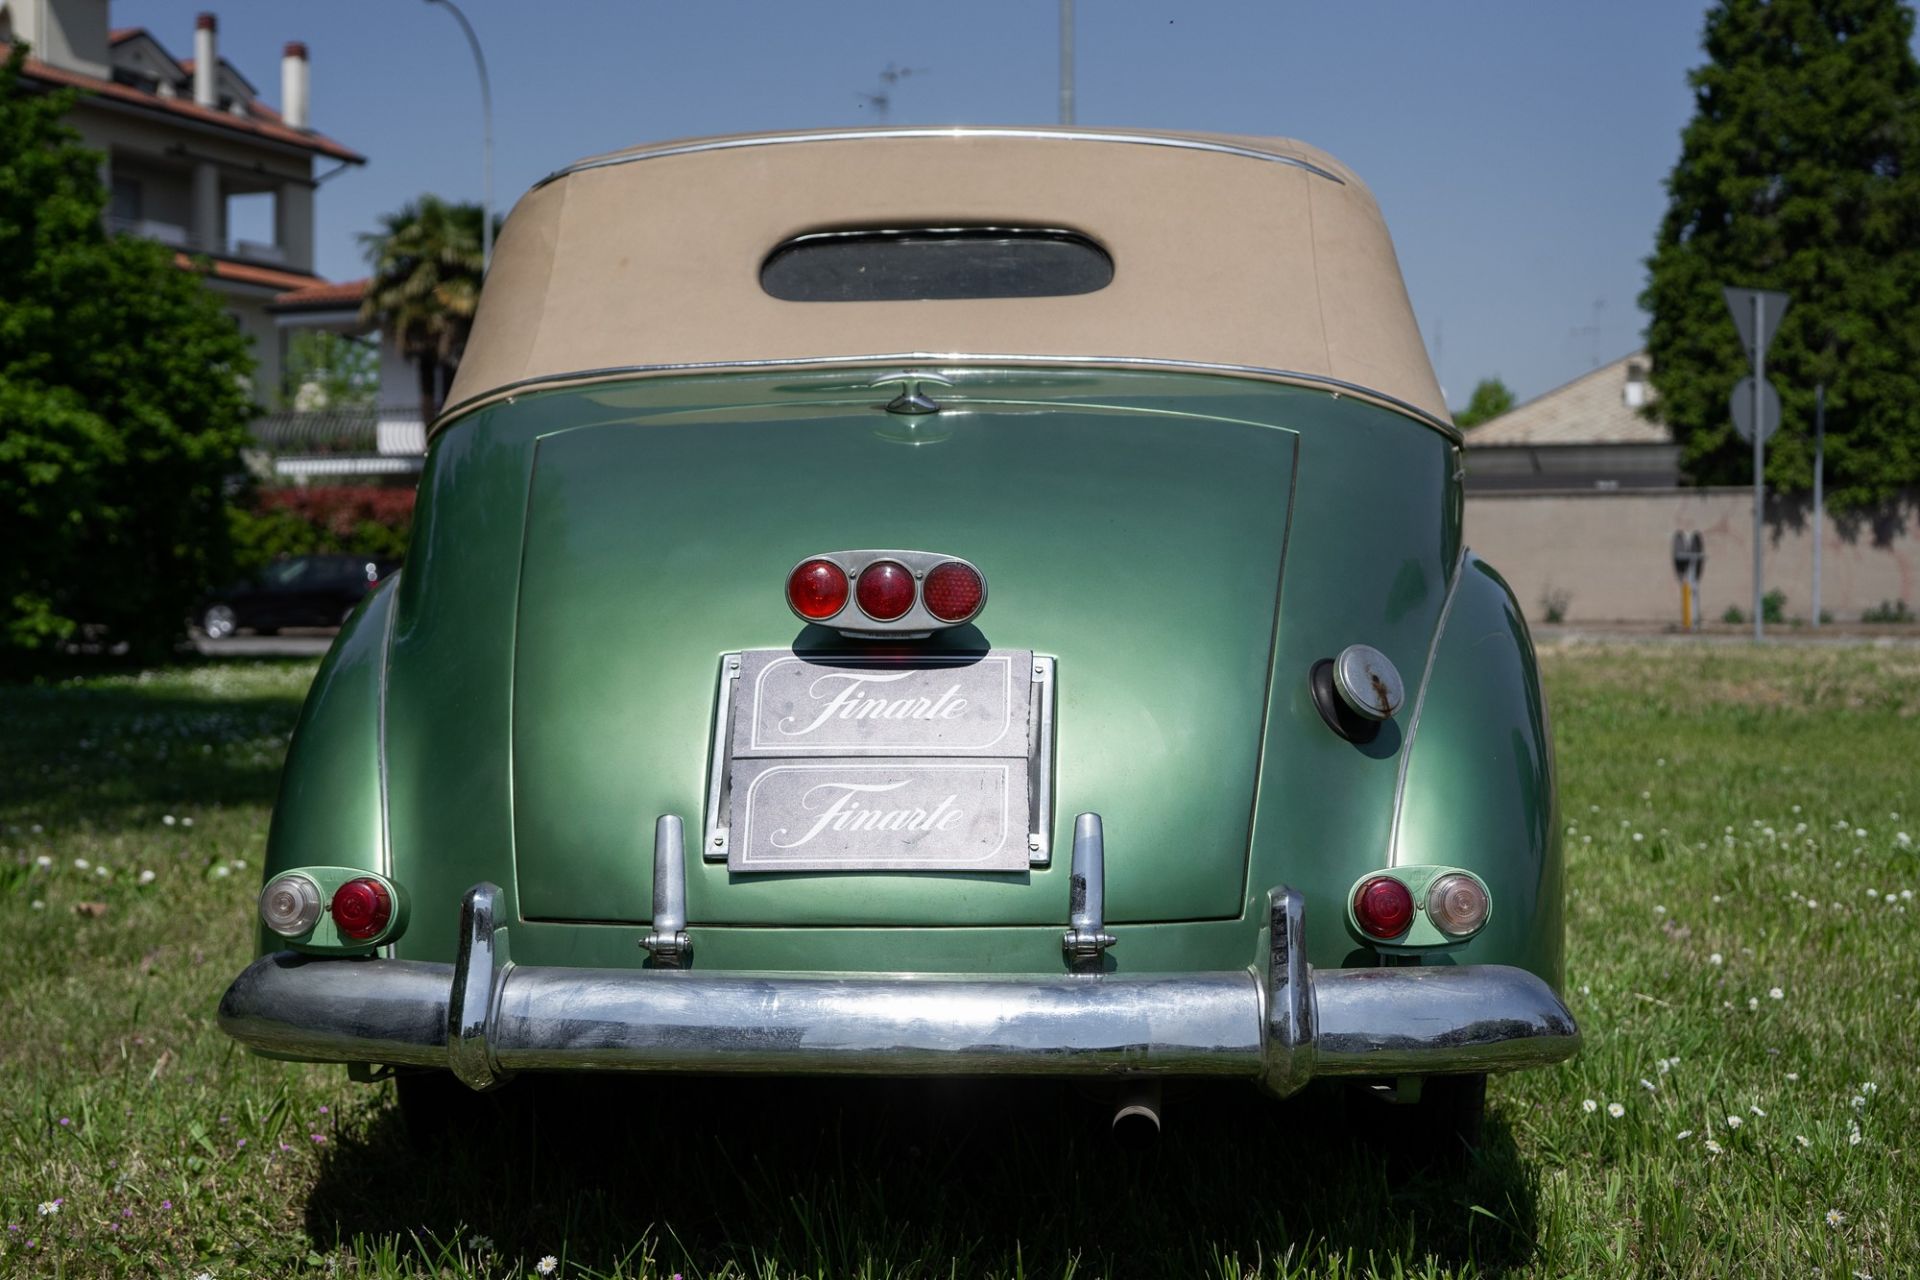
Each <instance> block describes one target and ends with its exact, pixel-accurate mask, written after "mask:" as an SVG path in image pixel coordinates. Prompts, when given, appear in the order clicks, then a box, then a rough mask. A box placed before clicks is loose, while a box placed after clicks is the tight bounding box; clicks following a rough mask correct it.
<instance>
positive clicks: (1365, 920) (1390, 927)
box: [1353, 876, 1413, 939]
mask: <svg viewBox="0 0 1920 1280" xmlns="http://www.w3.org/2000/svg"><path fill="white" fill-rule="evenodd" d="M1353 914H1354V916H1355V917H1356V918H1357V919H1358V920H1359V921H1360V927H1361V928H1362V929H1365V930H1366V931H1367V932H1368V933H1370V934H1372V935H1373V936H1374V937H1376V938H1382V939H1385V938H1397V937H1399V936H1400V935H1401V934H1403V933H1405V932H1406V931H1407V926H1408V925H1411V924H1412V923H1413V894H1412V893H1411V892H1410V891H1409V890H1408V889H1407V886H1405V885H1403V884H1401V883H1400V882H1399V881H1398V880H1395V879H1393V878H1392V877H1391V876H1375V877H1374V878H1373V879H1371V880H1369V881H1367V882H1366V883H1365V884H1363V885H1361V886H1360V888H1359V891H1358V892H1356V893H1355V894H1354V895H1353Z"/></svg>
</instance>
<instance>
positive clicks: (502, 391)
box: [427, 351, 1465, 444]
mask: <svg viewBox="0 0 1920 1280" xmlns="http://www.w3.org/2000/svg"><path fill="white" fill-rule="evenodd" d="M882 364H932V365H1013V366H1016V367H1017V366H1022V365H1032V366H1036V367H1039V368H1046V369H1052V368H1062V367H1077V368H1084V369H1170V370H1173V371H1175V372H1184V373H1224V374H1229V375H1235V376H1240V377H1255V378H1270V379H1272V380H1274V381H1276V382H1285V383H1290V384H1294V385H1298V386H1303V387H1308V388H1312V389H1314V390H1329V391H1332V392H1334V393H1335V394H1336V395H1342V394H1344V395H1354V396H1359V397H1360V398H1362V399H1364V400H1368V401H1371V402H1373V403H1375V404H1378V405H1382V406H1384V407H1386V408H1389V409H1392V410H1394V411H1395V412H1397V413H1401V414H1404V415H1406V416H1407V417H1409V418H1412V419H1414V420H1415V421H1416V422H1418V423H1420V425H1422V426H1425V427H1431V428H1433V429H1434V430H1435V431H1438V432H1439V433H1440V434H1441V435H1443V436H1445V437H1446V438H1447V439H1448V440H1450V441H1452V442H1453V443H1454V444H1459V443H1460V442H1461V441H1462V440H1464V439H1465V436H1464V435H1463V434H1462V433H1461V431H1460V428H1459V427H1456V426H1454V425H1453V423H1451V422H1448V421H1447V420H1446V419H1445V418H1442V417H1439V416H1437V415H1435V414H1433V413H1430V412H1428V411H1427V410H1425V409H1422V408H1420V407H1419V406H1418V405H1414V404H1409V403H1407V402H1406V401H1405V400H1402V399H1400V398H1399V397H1398V396H1390V395H1388V394H1386V393H1385V392H1383V391H1375V390H1373V389H1372V388H1370V387H1363V386H1361V385H1360V384H1358V383H1355V382H1347V381H1345V380H1343V379H1340V378H1330V377H1327V376H1325V375H1324V374H1318V373H1301V372H1299V371H1298V370H1295V369H1269V368H1265V367H1263V366H1260V365H1252V364H1220V363H1216V362H1213V361H1207V360H1181V359H1174V358H1163V357H1159V356H1044V355H1023V356H1016V355H1006V354H1000V355H986V354H969V353H966V352H960V351H944V352H942V351H899V352H893V353H890V354H887V353H880V354H872V355H841V356H790V357H787V358H785V359H779V360H695V361H688V362H686V363H681V364H625V365H610V366H608V367H606V368H601V369H576V370H574V371H572V372H570V373H543V374H538V375H536V376H534V377H531V378H520V379H517V380H515V381H513V382H504V383H501V384H500V385H499V386H497V387H489V388H488V389H487V390H485V391H482V392H481V393H480V394H479V395H473V396H468V397H467V398H466V399H465V400H462V401H460V402H459V403H458V404H452V405H448V406H447V407H446V408H444V409H442V410H441V411H440V415H439V416H438V417H437V418H435V419H434V420H433V422H432V423H431V424H430V425H429V427H428V429H427V435H428V437H429V439H431V438H432V437H433V436H436V435H438V434H440V432H442V431H444V430H445V429H446V428H447V427H448V426H450V425H452V422H453V420H454V419H455V418H457V417H459V416H460V415H461V414H463V413H465V412H467V411H468V410H469V409H471V408H473V407H476V406H479V405H481V404H483V403H485V402H487V401H492V400H498V399H501V398H503V397H509V396H512V395H513V394H514V393H515V392H518V391H526V390H532V389H538V388H540V387H543V386H551V385H554V384H558V383H576V382H579V383H586V382H611V381H613V380H615V379H618V378H633V377H643V376H646V375H648V374H674V373H746V372H752V371H754V370H759V369H819V368H832V367H835V366H840V367H846V368H858V367H861V366H869V365H882ZM964 403H965V401H964V400H956V401H954V402H953V404H954V406H955V407H958V406H959V405H962V404H964Z"/></svg>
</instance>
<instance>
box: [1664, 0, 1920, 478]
mask: <svg viewBox="0 0 1920 1280" xmlns="http://www.w3.org/2000/svg"><path fill="white" fill-rule="evenodd" d="M1913 30H1914V16H1913V12H1912V10H1911V9H1910V8H1908V7H1907V6H1906V5H1905V4H1902V3H1899V0H1767V2H1765V3H1763V2H1762V0H1722V2H1721V3H1719V4H1716V5H1715V6H1714V7H1713V8H1712V9H1711V10H1710V11H1709V12H1708V14H1707V19H1706V31H1705V36H1704V41H1703V43H1704V46H1705V50H1706V54H1707V58H1708V61H1707V63H1706V65H1704V66H1702V67H1700V68H1698V69H1697V70H1695V71H1694V72H1693V73H1692V74H1691V76H1690V77H1689V82H1690V83H1691V84H1692V86H1693V90H1694V105H1695V109H1694V116H1693V119H1692V121H1691V122H1690V123H1689V124H1688V125H1687V127H1686V130H1685V132H1684V133H1683V134H1682V135H1681V150H1680V159H1679V162H1678V163H1677V164H1676V165H1675V166H1674V169H1673V173H1672V175H1671V176H1670V177H1669V178H1668V179H1667V191H1668V197H1669V204H1668V208H1667V213H1666V216H1665V218H1664V219H1663V220H1662V221H1661V224H1660V228H1659V234H1658V238H1657V240H1656V244H1655V249H1654V252H1653V256H1652V257H1651V258H1649V259H1648V260H1647V266H1648V271H1649V275H1648V283H1647V288H1646V292H1645V293H1643V294H1642V295H1641V298H1640V301H1641V305H1642V306H1644V307H1645V308H1646V309H1647V311H1648V312H1649V313H1650V314H1651V315H1652V317H1653V320H1652V324H1651V325H1650V326H1649V328H1648V331H1647V346H1648V349H1649V351H1650V352H1651V353H1652V357H1653V362H1652V363H1653V381H1654V386H1655V387H1656V389H1657V390H1658V392H1659V404H1660V414H1661V416H1662V417H1663V418H1664V419H1665V420H1666V421H1667V422H1668V424H1669V425H1670V426H1671V427H1672V429H1673V432H1674V436H1675V438H1676V439H1677V440H1678V441H1679V442H1680V443H1681V444H1682V445H1683V446H1684V447H1685V466H1686V469H1687V471H1688V473H1689V474H1691V475H1692V476H1693V477H1694V478H1695V479H1696V480H1699V481H1701V482H1704V483H1739V482H1742V481H1747V480H1750V479H1751V477H1752V470H1753V464H1752V454H1751V446H1749V445H1746V444H1744V443H1743V442H1741V440H1740V439H1739V437H1738V436H1736V435H1735V434H1734V433H1733V428H1732V424H1731V422H1730V420H1729V416H1728V411H1727V397H1728V394H1729V393H1730V392H1731V390H1732V389H1733V385H1734V383H1735V382H1736V381H1738V380H1739V379H1740V378H1741V377H1742V376H1743V375H1745V374H1746V373H1747V372H1748V368H1747V359H1746V356H1745V354H1744V352H1743V351H1742V349H1741V346H1740V342H1739V339H1738V337H1737V335H1736V333H1735V331H1734V326H1733V321H1732V319H1731V317H1729V316H1728V314H1727V310H1726V306H1725V303H1724V302H1723V301H1722V298H1721V292H1720V291H1721V287H1722V286H1723V285H1741V286H1756V287H1761V288H1769V289H1779V290H1782V291H1784V292H1786V293H1787V294H1789V295H1791V297H1792V299H1793V302H1792V305H1791V306H1790V307H1789V309H1788V311H1787V314H1786V318H1785V321H1784V323H1783V324H1782V326H1781V329H1780V333H1779V336H1778V337H1777V338H1776V339H1775V341H1774V344H1773V346H1772V348H1771V349H1770V350H1769V352H1768V355H1767V373H1768V377H1769V378H1770V379H1771V380H1772V381H1773V383H1774V385H1776V386H1777V387H1778V388H1779V389H1780V396H1781V401H1782V416H1783V418H1784V422H1783V423H1782V429H1781V431H1780V433H1779V434H1777V435H1776V436H1774V438H1773V441H1772V443H1771V445H1770V446H1769V448H1768V451H1767V481H1768V483H1769V484H1770V485H1772V486H1774V487H1776V488H1779V489H1782V490H1789V491H1795V490H1804V489H1807V488H1810V487H1811V485H1812V478H1813V470H1812V440H1811V436H1812V426H1813V407H1814V386H1815V384H1817V383H1822V382H1824V383H1825V384H1826V386H1827V474H1828V488H1827V494H1828V497H1829V498H1830V500H1831V501H1832V503H1833V505H1834V507H1835V508H1836V509H1841V510H1844V509H1849V508H1854V509H1858V508H1862V507H1868V506H1873V505H1877V504H1882V503H1885V502H1887V501H1889V500H1891V499H1893V498H1894V497H1895V496H1896V495H1897V494H1898V493H1899V492H1900V491H1901V490H1902V489H1911V488H1913V487H1915V486H1916V485H1920V67H1916V64H1915V60H1914V56H1913V51H1912V40H1913Z"/></svg>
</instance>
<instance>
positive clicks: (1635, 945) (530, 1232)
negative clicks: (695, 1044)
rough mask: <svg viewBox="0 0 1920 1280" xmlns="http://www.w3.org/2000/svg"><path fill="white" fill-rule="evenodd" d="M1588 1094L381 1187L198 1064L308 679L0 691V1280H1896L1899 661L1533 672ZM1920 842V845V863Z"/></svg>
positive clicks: (645, 1095)
mask: <svg viewBox="0 0 1920 1280" xmlns="http://www.w3.org/2000/svg"><path fill="white" fill-rule="evenodd" d="M1543 661H1544V665H1545V668H1546V672H1547V680H1548V693H1549V698H1550V702H1551V705H1552V710H1553V716H1554V722H1555V730H1556V734H1557V738H1558V743H1559V767H1560V781H1561V785H1562V796H1563V807H1564V822H1565V824H1566V829H1567V847H1568V863H1569V874H1568V884H1569V897H1570V902H1569V907H1570V910H1569V920H1570V931H1571V936H1570V938H1569V947H1568V953H1569V957H1570V958H1569V966H1568V975H1567V980H1568V988H1569V996H1570V1001H1571V1003H1572V1004H1573V1006H1574V1009H1575V1012H1576V1013H1577V1014H1578V1015H1579V1017H1580V1020H1581V1023H1582V1025H1583V1027H1584V1029H1585V1031H1586V1035H1587V1046H1586V1049H1585V1051H1584V1052H1583V1053H1582V1054H1581V1055H1580V1056H1579V1057H1578V1058H1577V1059H1575V1060H1574V1061H1573V1062H1572V1063H1570V1064H1568V1065H1566V1066H1564V1067H1561V1068H1558V1069H1554V1070H1550V1071H1545V1072H1538V1073H1532V1074H1525V1075H1520V1076H1513V1077H1503V1078H1497V1079H1496V1080H1495V1082H1494V1084H1493V1086H1492V1089H1491V1091H1490V1103H1489V1105H1490V1113H1489V1120H1488V1125H1487V1134H1486V1141H1485V1144H1484V1147H1483V1149H1482V1153H1481V1155H1480V1156H1479V1158H1478V1159H1477V1160H1476V1161H1475V1162H1474V1163H1473V1164H1472V1165H1470V1166H1469V1167H1467V1168H1466V1169H1465V1170H1464V1171H1460V1172H1420V1171H1409V1170H1405V1169H1401V1168H1398V1167H1394V1168H1389V1167H1388V1165H1387V1163H1386V1161H1385V1160H1384V1158H1383V1157H1382V1156H1381V1155H1380V1154H1379V1153H1378V1152H1377V1151H1376V1150H1375V1149H1373V1148H1370V1147H1366V1146H1363V1145H1357V1144H1355V1143H1354V1142H1353V1141H1352V1140H1351V1139H1350V1136H1349V1134H1348V1132H1347V1130H1346V1128H1345V1125H1344V1122H1343V1120H1342V1110H1341V1108H1340V1107H1339V1106H1338V1105H1328V1104H1329V1103H1332V1102H1334V1101H1335V1098H1334V1096H1333V1095H1326V1094H1318V1093H1313V1092H1310V1093H1309V1094H1307V1095H1305V1096H1304V1097H1303V1098H1302V1099H1300V1100H1297V1101H1295V1102H1293V1103H1290V1104H1287V1105H1284V1106H1282V1105H1274V1104H1268V1103H1265V1102H1263V1101H1261V1100H1260V1099H1259V1098H1257V1097H1256V1096H1254V1095H1252V1094H1251V1093H1249V1092H1243V1091H1240V1090H1225V1089H1216V1090H1207V1091H1204V1092H1195V1093H1192V1094H1188V1095H1183V1096H1170V1097H1169V1099H1168V1105H1167V1109H1166V1111H1167V1123H1168V1133H1167V1137H1166V1138H1165V1139H1164V1140H1163V1141H1162V1143H1161V1144H1160V1145H1159V1146H1158V1147H1157V1148H1156V1149H1154V1150H1153V1151H1152V1152H1150V1153H1148V1154H1147V1155H1146V1156H1144V1157H1137V1158H1130V1157H1127V1156H1125V1155H1123V1154H1121V1153H1118V1152H1116V1151H1115V1150H1114V1149H1113V1148H1112V1147H1111V1145H1110V1144H1109V1143H1108V1142H1107V1140H1106V1139H1105V1138H1104V1136H1103V1135H1102V1134H1101V1133H1100V1132H1099V1127H1100V1121H1101V1120H1102V1119H1103V1114H1102V1113H1101V1112H1099V1111H1098V1110H1097V1109H1096V1107H1095V1105H1094V1104H1093V1103H1091V1102H1086V1101H1083V1100H1082V1099H1080V1098H1079V1097H1078V1096H1077V1095H1075V1094H1074V1093H1073V1092H1072V1091H1071V1090H1063V1089H1058V1088H1052V1087H1048V1088H1029V1087H1025V1086H1012V1085H1005V1084H997V1083H987V1084H982V1085H967V1086H950V1085H942V1084H905V1085H892V1084H888V1085H884V1086H882V1085H874V1084H867V1083H846V1082H828V1083H824V1084H777V1083H765V1082H753V1081H740V1082H721V1083H719V1084H713V1083H707V1082H661V1083H658V1084H654V1085H647V1084H644V1083H639V1084H636V1083H622V1082H616V1083H613V1084H608V1085H600V1084H594V1085H592V1086H590V1087H587V1086H582V1087H569V1088H566V1089H564V1090H554V1091H552V1093H551V1096H547V1097H544V1098H543V1099H542V1101H543V1103H544V1104H545V1105H543V1106H541V1107H540V1108H538V1109H537V1110H530V1109H526V1108H505V1109H500V1110H497V1111H493V1110H490V1111H483V1112H478V1113H476V1116H475V1118H474V1120H473V1122H472V1123H471V1125H470V1126H468V1127H467V1128H466V1129H465V1130H464V1135H465V1137H464V1140H463V1141H462V1142H461V1143H460V1144H459V1145H458V1146H457V1147H455V1148H453V1149H450V1150H443V1151H440V1152H438V1153H433V1154H429V1153H424V1152H422V1151H420V1150H418V1149H417V1148H416V1147H415V1146H413V1145H412V1144H410V1143H409V1142H408V1141H407V1139H406V1136H405V1134H404V1132H403V1130H402V1127H401V1125H400V1124H399V1120H398V1115H397V1113H396V1111H395V1109H394V1107H393V1103H392V1086H391V1085H384V1084H383V1085H378V1086H365V1085H356V1084H351V1083H349V1082H348V1081H347V1079H346V1078H345V1074H344V1072H343V1071H341V1070H339V1069H337V1068H319V1067H299V1066H289V1065H284V1064H278V1063H271V1062H265V1061H261V1060H257V1059H252V1058H249V1057H247V1056H246V1055H245V1054H243V1053H240V1052H238V1051H237V1050H236V1049H235V1048H234V1047H233V1045H232V1044H231V1043H230V1042H228V1041H227V1039H226V1038H225V1037H224V1036H222V1035H221V1034H219V1032H218V1030H217V1029H216V1027H215V1026H214V1021H213V1010H214V1005H215V1002H216V1000H217V999H218V996H219V993H220V991H221V990H222V989H223V987H224V985H225V983H226V982H227V981H228V979H229V978H230V977H231V976H232V975H233V974H234V973H235V972H236V971H237V970H238V969H239V968H240V967H241V966H242V964H243V963H244V962H245V961H246V959H247V958H248V957H249V954H250V951H249V949H250V935H251V920H252V906H251V904H252V897H253V893H254V891H255V889H256V887H257V884H258V863H259V857H260V850H261V845H262V841H263V840H264V838H265V834H266V824H267V813H268V809H269V806H270V805H271V803H272V800H273V793H274V787H275V782H276V775H277V770H278V766H279V761H280V757H281V753H282V752H283V750H284V747H285V741H286V735H287V733H288V732H289V731H290V730H291V728H292V725H293V722H294V719H295V717H296V715H297V713H298V710H299V703H300V698H301V696H302V694H303V692H304V689H305V686H306V682H307V681H308V679H309V678H310V677H311V674H312V666H311V664H302V663H259V664H232V665H219V666H202V667H196V668H190V669H185V670H181V671H172V672H164V673H153V674H148V675H143V676H139V677H116V678H102V679H91V680H86V681H81V682H76V683H68V684H63V685H59V686H57V687H34V688H20V687H14V688H0V1223H4V1234H3V1235H0V1274H6V1275H69V1276H92V1275H137V1276H148V1275H151V1276H168V1277H190V1276H195V1275H197V1274H199V1273H202V1272H205V1273H208V1274H210V1275H212V1276H215V1277H226V1276H242V1275H246V1276H252V1275H286V1274H311V1275H315V1276H324V1275H345V1274H351V1275H355V1276H387V1275H409V1276H412V1275H419V1276H465V1275H476V1276H520V1275H530V1274H534V1273H535V1268H536V1266H537V1265H538V1264H539V1263H540V1260H541V1259H542V1258H543V1256H544V1255H548V1254H552V1255H555V1256H556V1258H557V1259H558V1262H557V1265H556V1266H555V1268H554V1270H555V1272H556V1273H557V1274H561V1275H566V1276H600V1275H622V1276H651V1275H658V1276H663V1277H664V1276H668V1275H671V1274H673V1273H674V1272H681V1273H684V1275H686V1276H687V1277H689V1278H691V1277H694V1276H700V1277H711V1276H755V1277H759V1276H766V1277H774V1276H819V1277H842V1276H845V1277H861V1276H932V1275H941V1276H946V1275H955V1276H977V1275H998V1276H1027V1275H1033V1276H1055V1275H1060V1276H1065V1275H1080V1276H1096V1275H1128V1276H1164V1275H1210V1276H1220V1277H1243V1276H1254V1275H1262V1276H1265V1275H1273V1276H1350V1275H1376V1274H1377V1275H1382V1276H1468V1275H1490V1274H1491V1275H1499V1274H1514V1275H1529V1276H1531V1275H1538V1276H1570V1275H1578V1276H1589V1275H1591V1276H1603V1275H1604V1276H1614V1275H1622V1274H1652V1275H1679V1276H1701V1277H1707V1276H1727V1275H1807V1274H1810V1273H1812V1272H1813V1271H1814V1269H1815V1268H1818V1273H1819V1274H1821V1275H1824V1276H1829V1277H1846V1276H1850V1275H1856V1274H1864V1275H1871V1276H1875V1277H1887V1276H1896V1275H1906V1274H1913V1273H1914V1272H1916V1271H1920V1157H1916V1152H1915V1146H1914V1139H1913V1138H1912V1137H1911V1135H1912V1134H1913V1133H1914V1132H1915V1131H1916V1129H1917V1128H1920V1081H1917V1080H1916V1073H1915V1063H1916V1061H1917V1060H1920V1030H1917V1029H1920V903H1916V902H1915V901H1914V899H1913V894H1914V891H1915V890H1916V889H1920V847H1916V845H1920V840H1916V838H1915V836H1920V650H1916V649H1911V648H1908V649H1871V648H1845V649H1842V648H1827V647H1821V648H1791V649H1769V650H1764V651H1760V652H1753V651H1749V650H1746V649H1743V648H1734V647H1714V648H1709V649H1694V648H1690V647H1687V646H1681V645H1646V646H1617V647H1608V646H1574V647H1568V648H1564V649H1555V650H1553V651H1550V652H1548V653H1546V654H1545V655H1543ZM1905 833H1915V835H1914V836H1910V835H1909V834H1905Z"/></svg>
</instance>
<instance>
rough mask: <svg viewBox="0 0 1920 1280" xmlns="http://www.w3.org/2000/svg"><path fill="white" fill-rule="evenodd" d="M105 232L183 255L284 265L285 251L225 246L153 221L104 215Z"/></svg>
mask: <svg viewBox="0 0 1920 1280" xmlns="http://www.w3.org/2000/svg"><path fill="white" fill-rule="evenodd" d="M107 230H109V231H111V232H113V233H114V234H115V235H123V236H139V237H140V238H141V239H143V240H154V241H158V242H159V243H161V244H165V245H171V246H173V247H174V248H176V249H180V250H184V251H185V252H187V253H208V254H214V255H216V256H218V257H223V258H240V259H242V260H244V261H247V262H259V263H264V264H267V265H271V266H284V265H286V261H287V251H286V250H285V249H283V248H281V247H280V246H279V245H277V244H263V243H261V242H260V241H258V240H235V241H232V242H231V243H229V242H228V241H226V240H224V239H221V238H218V237H215V238H212V239H209V238H207V237H205V236H200V235H196V234H195V233H194V231H193V228H191V227H183V226H181V225H180V224H179V223H176V222H160V221H158V220H156V219H153V218H121V217H116V216H114V215H113V214H108V215H107Z"/></svg>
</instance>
